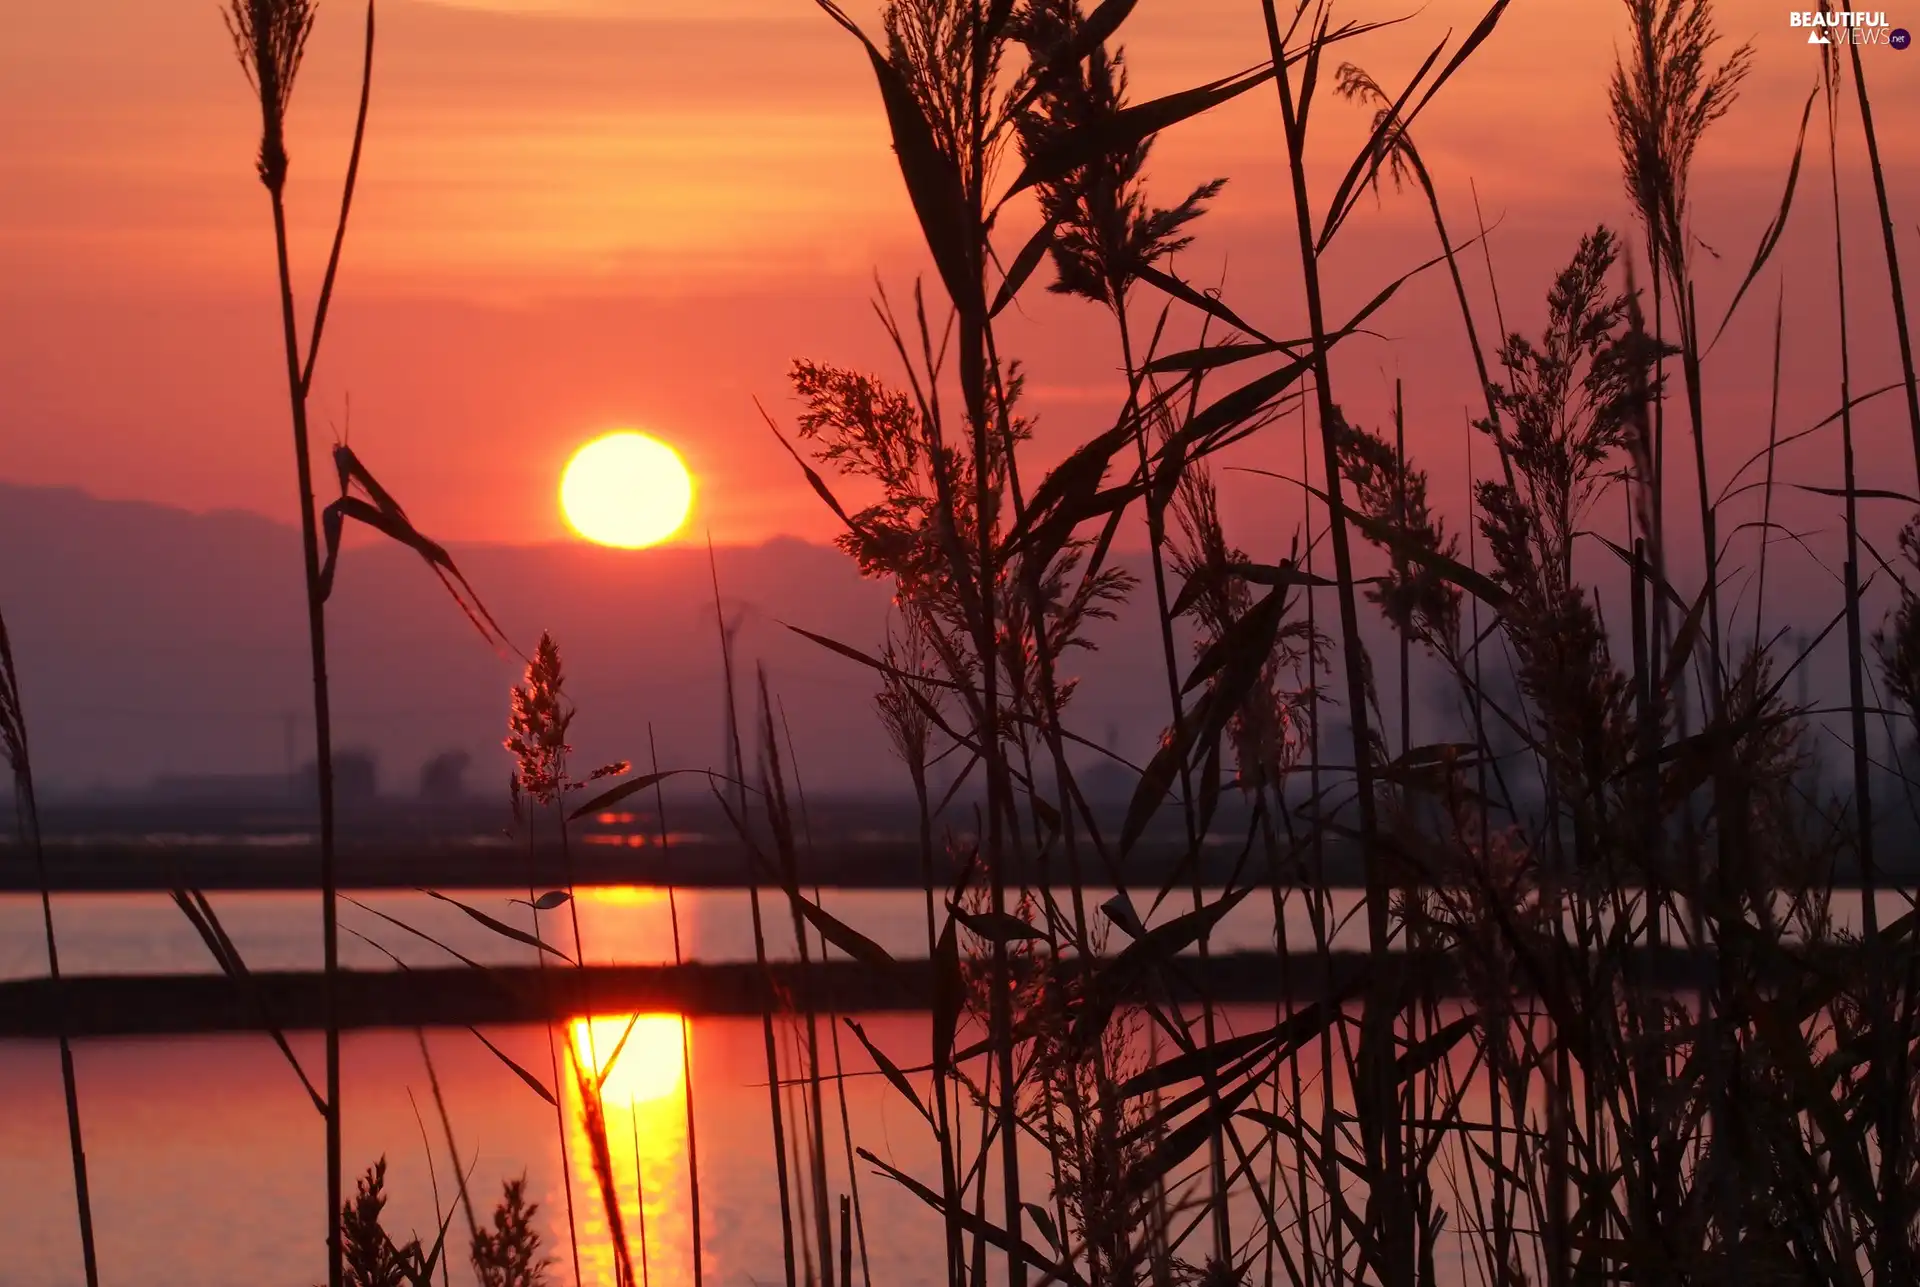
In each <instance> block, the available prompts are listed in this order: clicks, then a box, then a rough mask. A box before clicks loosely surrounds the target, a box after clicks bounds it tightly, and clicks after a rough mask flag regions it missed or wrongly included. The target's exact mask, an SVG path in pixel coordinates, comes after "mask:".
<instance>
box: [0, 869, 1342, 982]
mask: <svg viewBox="0 0 1920 1287" xmlns="http://www.w3.org/2000/svg"><path fill="white" fill-rule="evenodd" d="M1110 892H1111V891H1108V890H1090V891H1088V893H1087V913H1088V915H1089V916H1091V917H1094V918H1095V920H1096V921H1098V922H1100V923H1102V924H1104V918H1102V917H1100V916H1099V913H1098V912H1097V910H1096V908H1097V907H1098V905H1099V903H1100V902H1101V901H1102V900H1103V899H1105V898H1106V897H1107V896H1108V894H1109V893H1110ZM456 896H457V897H458V898H459V899H460V900H461V901H462V902H464V903H466V904H467V905H468V906H470V907H473V908H475V909H476V910H479V911H482V912H485V913H486V914H487V915H489V916H492V917H494V918H496V919H498V920H502V921H506V922H508V923H510V924H513V925H515V926H518V927H520V928H522V929H531V928H533V919H532V913H531V912H530V911H529V910H528V909H527V907H525V906H524V903H525V900H526V892H525V891H524V890H522V891H520V892H519V893H518V895H516V894H515V893H514V892H513V891H511V890H462V891H460V892H459V893H458V894H457V895H456ZM516 896H517V897H518V898H519V899H520V900H521V904H520V905H516V904H514V903H513V902H511V901H510V900H511V899H513V898H514V897H516ZM1211 896H1217V893H1216V894H1214V895H1211ZM351 897H352V898H354V899H356V900H358V901H359V902H360V903H363V904H365V907H366V908H371V909H373V910H372V911H368V910H365V908H362V907H357V906H354V905H353V903H350V902H346V901H344V900H343V901H342V902H341V904H340V924H341V926H342V933H341V936H340V961H341V964H342V965H343V966H344V967H346V968H348V969H355V970H391V969H394V968H395V966H394V963H393V961H392V959H391V958H390V957H388V956H387V955H386V953H387V952H391V953H393V954H394V955H395V956H398V957H399V958H400V959H401V960H403V961H405V962H406V963H407V964H408V965H410V966H452V965H457V964H458V962H457V961H456V960H455V959H454V958H453V957H451V956H449V955H448V954H447V953H446V952H445V951H443V950H442V949H440V948H438V947H436V946H434V945H433V944H432V943H429V942H427V941H426V940H425V939H423V938H421V937H419V936H418V935H417V934H415V933H412V932H410V931H409V930H407V929H402V928H400V927H399V926H396V925H395V924H393V923H392V922H393V921H400V922H403V923H404V924H405V925H407V926H410V927H411V928H412V929H413V930H418V931H420V933H423V934H428V935H431V936H432V937H433V938H435V939H438V940H439V941H440V942H441V943H444V944H446V945H447V946H448V947H451V948H453V949H455V950H456V951H459V952H461V953H463V954H465V955H467V956H470V957H472V958H473V959H475V960H478V961H481V962H483V963H485V964H488V965H510V964H526V963H531V962H532V960H533V956H534V950H533V949H532V948H531V947H528V946H527V945H525V944H523V943H516V942H514V941H512V940H511V939H507V938H503V937H501V936H500V935H498V934H496V933H494V932H493V931H492V930H490V929H488V928H487V927H485V926H484V925H481V924H479V923H477V922H475V921H474V920H473V919H472V918H471V917H469V916H468V915H467V914H466V913H465V912H463V911H461V910H460V909H459V908H458V907H455V906H454V905H453V904H451V903H446V902H442V901H440V900H438V899H434V898H429V897H428V896H427V895H425V894H419V893H412V892H400V893H395V892H391V891H388V892H359V893H354V894H352V895H351ZM675 897H676V899H677V901H678V904H679V910H680V934H681V944H682V948H683V951H684V953H685V956H686V957H687V959H689V960H704V961H743V960H745V961H750V960H752V959H753V922H752V915H751V910H750V906H749V896H748V894H747V892H746V891H745V890H732V889H721V890H713V889H706V890H689V891H682V892H679V893H678V894H676V896H675ZM1329 897H1330V900H1331V901H1330V907H1331V909H1332V912H1331V914H1332V915H1333V916H1334V917H1336V918H1341V917H1344V918H1346V919H1345V920H1344V921H1343V923H1342V924H1341V925H1340V926H1338V927H1337V932H1336V933H1335V935H1334V945H1335V946H1336V947H1363V946H1365V944H1366V926H1365V923H1364V919H1363V918H1361V917H1358V916H1353V915H1351V913H1352V912H1353V910H1354V909H1355V908H1356V907H1357V906H1358V905H1359V902H1360V896H1359V894H1358V893H1357V892H1356V891H1352V890H1336V891H1334V892H1333V893H1332V894H1331V895H1330V896H1329ZM208 898H209V900H210V901H211V902H212V903H213V906H214V910H215V912H217V913H218V914H219V916H220V919H221V923H222V924H224V925H225V926H226V929H227V932H228V933H229V934H230V935H231V936H232V937H233V940H234V942H235V944H237V945H238V946H239V948H240V952H241V954H242V956H244V957H245V958H246V962H247V965H248V966H249V968H251V969H255V970H317V969H319V968H320V966H321V955H320V898H319V895H317V894H312V893H305V892H300V893H281V892H272V893H213V894H209V895H208ZM1150 898H1151V894H1150V893H1149V894H1147V895H1145V896H1143V899H1150ZM822 902H823V903H824V904H825V906H826V908H827V910H828V911H830V912H832V913H833V914H834V915H835V916H837V917H839V918H840V919H842V920H844V921H845V922H846V923H847V924H849V925H852V926H853V927H854V928H856V929H858V930H859V931H860V932H861V933H863V934H865V935H867V936H868V937H869V938H871V939H873V940H874V941H875V942H877V943H879V944H880V945H881V946H882V947H884V948H886V949H887V950H888V951H889V952H892V953H894V954H895V955H896V956H899V957H902V958H907V957H921V958H924V957H925V956H926V954H927V935H926V901H925V895H924V894H921V893H914V892H910V891H902V890H838V889H830V890H827V891H825V893H824V894H823V895H822ZM1139 906H1140V908H1141V910H1142V912H1145V910H1146V907H1147V904H1146V902H1145V901H1139ZM1191 907H1192V895H1191V894H1190V893H1187V892H1181V893H1177V894H1175V895H1173V896H1172V897H1171V898H1170V899H1169V900H1168V902H1167V904H1166V906H1164V907H1163V908H1162V909H1161V912H1160V913H1159V914H1158V915H1157V916H1155V917H1153V918H1152V919H1153V920H1154V921H1155V922H1158V921H1160V920H1165V919H1167V918H1169V917H1172V916H1177V915H1179V914H1180V913H1181V912H1183V911H1187V910H1190V909H1191ZM578 910H579V920H580V937H581V938H582V939H584V940H585V941H586V945H587V952H586V956H587V960H588V961H589V962H593V963H596V964H597V963H613V964H622V965H647V964H657V963H661V962H670V961H672V960H673V919H672V915H671V910H670V907H669V904H668V899H667V894H666V892H665V891H664V890H659V889H639V888H619V887H606V888H592V889H587V888H583V889H581V890H580V891H579V909H578ZM375 913H381V914H384V915H385V916H387V917H391V918H392V920H383V919H381V916H380V915H376V914H375ZM761 915H762V917H763V920H764V924H765V926H766V934H767V950H768V952H769V953H770V954H771V955H774V956H779V957H791V956H792V955H793V954H794V940H793V917H792V914H791V912H790V911H789V910H788V908H787V902H786V895H785V894H784V893H782V892H780V891H779V890H769V891H765V892H764V893H763V894H762V897H761ZM1287 920H1288V934H1289V942H1290V943H1291V944H1293V945H1294V946H1295V947H1303V946H1307V945H1310V944H1311V942H1312V930H1311V921H1310V919H1309V917H1308V913H1307V908H1306V902H1305V900H1304V898H1302V897H1300V896H1298V895H1296V896H1294V897H1293V898H1292V900H1291V902H1290V905H1289V908H1288V917H1287ZM1272 926H1273V907H1272V901H1271V900H1270V899H1269V898H1267V897H1266V896H1265V895H1263V894H1255V895H1253V896H1251V897H1249V898H1248V899H1247V900H1246V901H1245V902H1243V903H1242V904H1241V905H1240V906H1238V907H1236V908H1235V909H1234V910H1233V912H1232V913H1231V914H1229V915H1228V916H1227V918H1226V919H1225V921H1224V922H1223V923H1222V924H1221V925H1220V927H1219V928H1218V929H1217V930H1215V932H1214V936H1213V944H1214V947H1215V948H1216V949H1217V950H1219V951H1233V950H1250V951H1260V950H1270V949H1271V948H1272V947H1273V928H1272ZM54 928H55V930H56V932H57V933H58V935H59V941H60V968H61V969H62V970H63V971H65V972H67V973H72V974H174V973H215V972H217V970H218V967H217V966H216V965H215V964H214V961H213V958H212V957H211V956H210V955H209V954H208V952H207V949H206V946H205V945H204V944H203V943H201V941H200V937H199V935H198V934H197V933H195V931H194V929H193V927H192V926H191V925H189V924H188V923H187V920H186V917H184V916H183V915H182V914H181V913H180V910H179V908H177V907H175V906H174V904H173V900H172V899H171V898H170V897H168V896H167V895H166V894H60V895H56V896H55V898H54ZM540 933H541V935H542V937H543V938H545V939H546V940H547V941H548V942H550V943H552V944H553V945H554V946H556V947H558V948H560V949H561V950H562V951H565V952H567V953H569V954H571V953H572V951H573V917H572V915H571V914H569V912H568V911H567V909H565V908H561V909H559V910H558V911H553V912H545V913H542V914H541V916H540ZM367 940H371V942H368V941H367ZM374 944H378V945H379V946H378V947H376V946H374ZM382 949H384V951H383V950H382ZM46 971H47V957H46V948H45V934H44V931H43V929H42V927H41V922H40V900H39V898H38V897H37V896H34V895H20V894H9V895H4V896H0V978H27V977H32V976H36V975H41V974H45V973H46Z"/></svg>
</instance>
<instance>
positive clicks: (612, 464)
mask: <svg viewBox="0 0 1920 1287" xmlns="http://www.w3.org/2000/svg"><path fill="white" fill-rule="evenodd" d="M692 508H693V476H692V475H691V474H689V473H688V472H687V466H686V463H685V462H684V461H682V460H681V459H680V453H679V452H677V451H675V450H674V449H673V448H671V447H669V446H667V444H666V443H664V442H661V441H660V440H659V439H658V438H650V437H648V436H647V435H646V434H643V433H635V432H634V431H632V430H630V429H623V430H621V431H619V432H618V433H610V434H606V435H605V436H603V437H599V438H595V439H594V440H593V441H592V442H590V443H588V444H587V445H586V446H584V447H582V448H580V450H578V451H576V452H574V453H573V459H572V460H569V461H568V462H567V467H566V469H565V471H563V472H562V473H561V475H560V511H561V513H563V514H564V515H565V516H566V519H567V522H568V523H570V524H572V526H573V530H574V531H576V532H578V533H580V535H581V536H584V537H585V538H586V539H587V540H589V541H593V542H595V543H597V544H600V545H615V546H619V547H620V548H622V549H628V550H637V549H641V548H644V547H645V546H648V545H658V544H659V543H660V542H661V541H664V540H666V539H667V538H668V537H670V536H672V535H673V534H674V533H675V532H678V531H679V530H680V529H681V527H682V526H684V525H685V523H686V521H687V513H688V511H690V510H691V509H692Z"/></svg>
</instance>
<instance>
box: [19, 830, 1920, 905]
mask: <svg viewBox="0 0 1920 1287" xmlns="http://www.w3.org/2000/svg"><path fill="white" fill-rule="evenodd" d="M1179 859H1180V853H1179V850H1178V849H1177V848H1176V847H1174V846H1170V845H1165V844H1149V843H1143V844H1142V845H1140V846H1138V847H1137V848H1136V849H1135V850H1134V851H1133V852H1132V853H1130V854H1128V856H1127V858H1126V862H1125V866H1124V870H1123V873H1122V874H1123V875H1124V877H1125V880H1126V883H1127V885H1128V887H1129V888H1132V889H1159V888H1162V887H1164V886H1166V885H1167V884H1169V883H1170V881H1171V880H1172V879H1173V878H1174V877H1175V876H1176V875H1177V876H1179V877H1180V879H1181V881H1182V883H1185V881H1186V880H1188V879H1190V878H1191V876H1190V874H1189V873H1186V872H1183V871H1181V870H1180V864H1179ZM751 861H752V860H751V857H750V855H749V854H748V852H747V851H746V850H745V849H744V848H743V847H741V846H739V845H737V844H728V843H721V842H714V841H705V840H702V841H692V842H686V843H680V844H676V845H673V846H671V847H668V848H664V849H663V848H660V847H658V846H651V847H649V846H636V847H628V846H625V845H600V844H594V843H591V840H590V838H589V840H587V841H586V842H583V843H580V844H577V845H575V846H574V848H573V850H572V853H571V855H570V857H569V858H568V859H565V860H563V859H562V856H561V854H560V852H559V850H558V849H557V848H553V849H543V850H541V851H539V852H538V853H536V854H535V855H533V857H532V858H531V860H530V859H529V855H528V853H527V851H526V849H525V848H523V847H516V846H510V845H497V844H495V845H483V844H474V843H466V844H460V843H450V842H446V841H423V842H410V841H404V840H402V841H390V842H380V841H366V842H357V843H348V844H344V845H342V846H341V848H340V851H339V856H338V859H337V863H338V872H339V887H340V888H342V889H357V890H394V889H416V888H431V889H447V890H457V889H513V890H523V889H526V888H528V887H529V886H537V887H539V888H542V889H553V888H560V887H564V886H566V885H568V884H573V885H580V886H607V885H640V886H651V887H656V888H657V887H661V886H665V885H674V886H677V887H679V888H683V889H744V888H746V887H747V878H748V876H749V874H750V873H751V872H753V870H754V869H753V867H752V866H751ZM1264 866H1265V864H1264V862H1263V861H1261V860H1260V859H1258V858H1257V857H1255V858H1248V859H1247V860H1246V861H1244V862H1243V861H1242V855H1241V852H1240V850H1239V849H1238V848H1237V847H1233V846H1228V845H1225V844H1221V843H1210V844H1209V845H1208V847H1207V848H1205V849H1204V850H1203V851H1202V853H1201V855H1200V860H1199V873H1198V874H1199V877H1200V880H1201V883H1202V884H1203V885H1206V886H1208V887H1210V888H1222V887H1224V886H1226V885H1227V884H1228V883H1229V882H1232V883H1234V884H1245V883H1247V882H1248V881H1253V882H1256V883H1261V884H1264V883H1265V881H1266V875H1265V871H1264ZM47 872H48V876H49V878H50V881H51V885H52V889H53V892H55V893H62V894H69V893H76V894H77V893H165V892H167V891H168V890H173V889H204V890H228V891H243V890H255V891H287V892H312V891H318V889H319V888H320V860H319V854H318V853H317V851H315V850H314V849H313V848H311V847H309V846H306V845H301V844H275V843H247V842H239V841H234V840H229V839H224V838H214V839H210V840H208V841H206V842H198V841H191V842H182V843H155V842H142V841H135V840H125V841H122V840H105V841H98V842H92V841H86V842H75V841H58V840H56V841H50V842H49V843H48V844H47ZM757 875H758V878H759V884H760V885H761V886H762V887H763V888H766V887H771V886H774V885H778V884H779V883H780V881H779V879H778V877H777V876H776V874H775V873H774V872H772V871H771V870H766V869H764V868H763V869H761V870H759V871H758V873H757ZM1049 876H1051V878H1052V880H1053V882H1054V883H1055V884H1056V885H1058V884H1062V883H1064V880H1065V873H1064V872H1062V871H1059V870H1055V871H1052V872H1047V871H1043V870H1041V869H1040V868H1039V867H1038V866H1037V865H1035V864H1032V863H1016V864H1014V866H1013V867H1012V869H1011V870H1010V871H1009V872H1008V879H1009V881H1011V882H1012V883H1015V884H1024V885H1039V884H1041V883H1043V881H1045V880H1046V879H1047V878H1048V877H1049ZM1325 876H1326V879H1325V880H1324V881H1323V882H1321V885H1322V887H1323V888H1327V889H1359V888H1362V887H1364V884H1365V881H1364V879H1363V873H1362V871H1361V869H1360V865H1359V863H1358V862H1357V861H1355V860H1354V859H1353V858H1352V857H1350V856H1349V855H1346V854H1342V853H1340V852H1338V851H1337V850H1336V851H1335V852H1333V853H1331V854H1329V855H1328V857H1327V860H1326V865H1325ZM1090 880H1091V883H1092V884H1094V885H1099V886H1104V885H1106V884H1107V883H1108V882H1107V881H1106V880H1105V879H1104V878H1103V877H1102V874H1100V873H1095V874H1094V875H1092V876H1091V877H1090ZM800 881H801V884H802V885H803V886H815V885H818V886H821V887H824V888H830V889H876V890H879V889H897V890H916V891H917V890H919V889H921V888H922V886H921V878H920V854H919V850H918V849H917V848H916V847H915V846H913V845H911V844H907V843H904V842H896V841H888V840H872V841H843V842H837V843H835V844H833V845H831V846H823V847H822V848H821V849H820V850H817V851H814V852H811V853H805V854H803V855H802V856H801V863H800ZM1833 887H1834V888H1835V889H1836V890H1857V889H1859V888H1860V883H1859V881H1858V880H1856V879H1851V878H1849V879H1836V880H1835V881H1834V885H1833ZM1879 887H1880V888H1881V889H1882V890H1890V889H1894V890H1897V889H1912V888H1916V887H1920V873H1914V872H1904V871H1899V872H1890V871H1885V870H1883V871H1882V872H1881V873H1880V877H1879ZM39 889H40V883H39V876H38V873H37V871H36V869H35V865H34V863H33V862H32V861H30V859H29V857H28V854H27V851H26V850H25V849H24V848H23V847H21V846H20V845H18V844H0V894H4V893H11V894H27V893H38V892H39Z"/></svg>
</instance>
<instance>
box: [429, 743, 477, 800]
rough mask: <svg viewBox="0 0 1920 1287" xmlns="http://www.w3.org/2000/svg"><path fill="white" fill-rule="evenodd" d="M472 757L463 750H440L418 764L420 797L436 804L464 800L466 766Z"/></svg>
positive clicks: (465, 793)
mask: <svg viewBox="0 0 1920 1287" xmlns="http://www.w3.org/2000/svg"><path fill="white" fill-rule="evenodd" d="M472 763H473V757H472V756H471V755H468V754H467V753H466V752H465V751H442V752H440V754H438V755H436V756H434V757H433V758H432V759H430V760H428V761H427V762H426V763H425V764H423V765H421V766H420V798H421V799H422V800H430V801H433V802H435V803H437V804H444V803H451V802H453V801H456V800H464V799H465V798H466V795H467V781H466V779H467V766H468V765H470V764H472Z"/></svg>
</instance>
